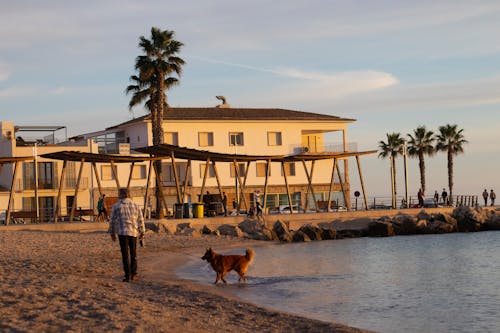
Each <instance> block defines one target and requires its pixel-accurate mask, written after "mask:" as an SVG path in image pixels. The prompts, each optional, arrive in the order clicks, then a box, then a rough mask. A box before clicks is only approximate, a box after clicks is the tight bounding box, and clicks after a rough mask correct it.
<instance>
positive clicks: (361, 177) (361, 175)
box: [356, 155, 408, 210]
mask: <svg viewBox="0 0 500 333" xmlns="http://www.w3.org/2000/svg"><path fill="white" fill-rule="evenodd" d="M356 163H357V164H358V173H359V181H360V183H361V191H362V192H363V200H364V202H365V210H368V202H367V201H366V191H365V182H364V181H363V173H362V172H361V163H360V161H359V156H357V155H356ZM406 204H408V203H406Z"/></svg>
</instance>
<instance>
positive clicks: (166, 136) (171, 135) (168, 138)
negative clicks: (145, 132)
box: [163, 132, 179, 146]
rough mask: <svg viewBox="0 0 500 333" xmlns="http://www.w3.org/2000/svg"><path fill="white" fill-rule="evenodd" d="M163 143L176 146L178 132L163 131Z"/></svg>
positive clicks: (177, 143)
mask: <svg viewBox="0 0 500 333" xmlns="http://www.w3.org/2000/svg"><path fill="white" fill-rule="evenodd" d="M163 143H166V144H169V145H174V146H178V145H179V133H177V132H165V133H163Z"/></svg>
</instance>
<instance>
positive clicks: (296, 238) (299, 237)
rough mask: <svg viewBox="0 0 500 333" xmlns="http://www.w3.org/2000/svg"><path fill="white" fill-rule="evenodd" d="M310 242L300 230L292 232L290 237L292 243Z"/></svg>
mask: <svg viewBox="0 0 500 333" xmlns="http://www.w3.org/2000/svg"><path fill="white" fill-rule="evenodd" d="M310 241H311V239H310V238H309V237H308V236H307V235H306V234H305V233H303V232H302V231H300V230H298V231H296V232H294V234H293V237H292V242H310Z"/></svg>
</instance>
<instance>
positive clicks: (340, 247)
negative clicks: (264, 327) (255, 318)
mask: <svg viewBox="0 0 500 333" xmlns="http://www.w3.org/2000/svg"><path fill="white" fill-rule="evenodd" d="M254 250H255V252H256V259H255V261H254V263H253V264H252V266H251V267H250V269H249V271H248V283H247V284H238V282H237V279H238V278H237V275H236V274H233V273H232V274H230V276H229V278H228V279H227V280H228V285H227V286H218V287H219V288H221V287H222V288H227V289H228V290H230V291H231V292H234V293H235V294H236V295H238V296H239V297H240V298H242V299H243V300H247V301H250V302H252V303H255V304H258V305H261V306H265V307H269V308H274V309H278V310H281V311H287V312H290V313H295V314H299V315H303V316H307V317H310V318H315V319H320V320H324V321H330V322H339V323H343V324H346V325H350V326H355V327H360V328H366V329H371V330H375V331H379V332H404V331H406V332H426V333H427V332H500V259H499V258H500V232H498V231H492V232H480V233H468V234H464V233H455V234H446V235H425V236H399V237H390V238H357V239H345V240H335V241H321V242H310V243H296V244H283V245H268V246H263V247H258V248H255V249H254ZM229 252H231V253H241V254H243V253H244V249H233V250H231V251H229ZM222 253H224V252H222ZM177 274H178V275H179V276H180V277H182V278H187V279H191V280H195V281H197V282H199V283H203V284H207V285H208V284H211V283H212V282H213V281H214V279H215V273H214V272H213V271H212V270H211V268H210V267H209V266H208V265H207V264H206V262H204V261H201V260H192V261H190V262H189V263H188V264H187V265H186V266H184V267H182V268H180V269H179V270H178V271H177Z"/></svg>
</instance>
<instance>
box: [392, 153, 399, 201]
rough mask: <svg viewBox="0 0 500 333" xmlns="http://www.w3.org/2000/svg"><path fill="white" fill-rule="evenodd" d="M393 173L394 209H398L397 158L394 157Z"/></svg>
mask: <svg viewBox="0 0 500 333" xmlns="http://www.w3.org/2000/svg"><path fill="white" fill-rule="evenodd" d="M392 173H393V178H392V179H393V183H394V185H393V196H394V199H393V204H392V205H393V208H396V201H397V198H398V191H397V188H396V157H393V158H392Z"/></svg>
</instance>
